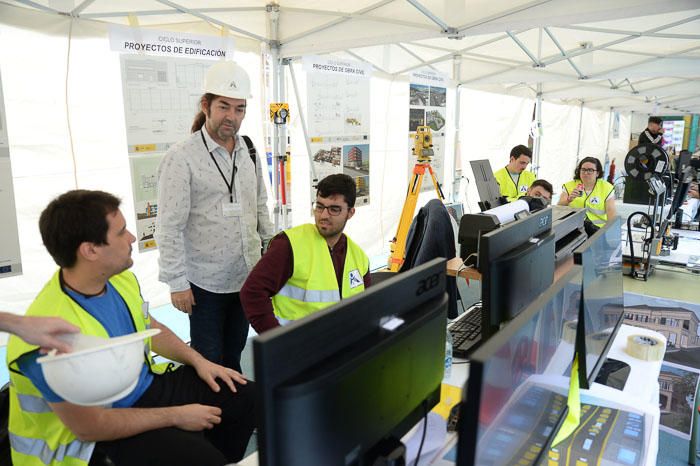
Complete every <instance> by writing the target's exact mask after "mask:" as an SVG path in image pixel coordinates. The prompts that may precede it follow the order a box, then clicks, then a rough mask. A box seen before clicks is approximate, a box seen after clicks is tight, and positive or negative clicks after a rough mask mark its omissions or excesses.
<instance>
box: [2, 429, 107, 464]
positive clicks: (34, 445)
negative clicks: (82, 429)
mask: <svg viewBox="0 0 700 466" xmlns="http://www.w3.org/2000/svg"><path fill="white" fill-rule="evenodd" d="M9 436H10V445H11V446H12V449H13V450H15V451H16V452H18V453H22V454H23V455H27V456H34V457H35V458H37V459H38V460H39V461H41V462H42V463H44V464H51V462H52V461H63V460H64V459H66V457H73V458H76V459H78V460H80V461H84V462H86V463H87V462H88V461H90V457H91V456H92V451H93V450H94V449H95V442H81V441H80V440H77V439H76V440H73V441H72V442H70V443H68V444H66V445H59V446H58V448H56V450H52V449H51V448H50V447H49V445H48V444H47V443H46V442H45V441H44V440H42V439H37V438H29V437H21V436H19V435H17V434H13V433H12V432H10V434H9Z"/></svg>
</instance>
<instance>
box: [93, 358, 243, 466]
mask: <svg viewBox="0 0 700 466" xmlns="http://www.w3.org/2000/svg"><path fill="white" fill-rule="evenodd" d="M218 382H219V385H220V387H221V390H220V391H219V393H216V392H214V391H212V389H211V388H209V385H207V384H206V383H205V382H204V381H203V380H202V379H200V378H199V376H198V375H197V372H196V371H195V370H194V369H193V368H191V367H189V366H185V367H181V368H180V369H178V370H176V371H172V372H166V373H165V374H163V375H159V376H156V377H155V378H154V380H153V383H152V384H151V386H150V387H149V388H148V390H146V392H145V393H144V394H143V396H142V397H141V398H140V399H139V400H138V401H137V402H136V404H135V405H134V408H157V407H166V406H179V405H185V404H191V403H199V404H203V405H209V406H217V407H219V408H221V411H222V414H221V424H219V425H217V426H215V427H214V428H213V429H211V430H207V431H203V432H188V431H184V430H181V429H177V428H174V427H170V428H165V429H157V430H152V431H149V432H144V433H142V434H138V435H134V436H133V437H128V438H125V439H119V440H113V441H108V442H98V443H97V444H96V446H95V453H94V454H93V459H94V460H95V461H93V460H91V461H90V465H91V466H92V465H97V464H99V461H100V460H98V458H103V457H104V456H107V457H108V458H109V459H110V460H111V461H112V462H113V463H114V464H115V465H116V466H121V465H125V466H142V465H143V466H161V465H162V466H166V465H167V466H180V465H181V466H210V465H211V466H221V465H224V464H227V463H232V462H236V461H239V460H240V459H241V458H242V457H243V454H244V453H245V450H246V447H247V445H248V440H249V439H250V436H251V434H252V432H253V429H254V428H255V393H254V392H255V389H254V383H253V382H248V384H247V385H238V384H236V390H238V391H237V392H236V393H232V392H231V390H230V389H229V388H228V386H227V385H225V384H224V383H223V382H221V381H218ZM115 409H118V408H115ZM106 464H110V463H106Z"/></svg>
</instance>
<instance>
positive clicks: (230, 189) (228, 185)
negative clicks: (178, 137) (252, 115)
mask: <svg viewBox="0 0 700 466" xmlns="http://www.w3.org/2000/svg"><path fill="white" fill-rule="evenodd" d="M204 131H205V129H204V128H202V129H201V130H200V133H199V134H200V135H201V136H202V142H203V143H204V147H205V148H206V149H207V152H209V157H211V161H212V162H214V165H216V169H217V170H219V174H220V175H221V178H222V179H223V180H224V183H226V188H227V189H228V198H229V201H230V202H231V204H233V182H234V180H235V179H236V171H238V167H236V156H237V155H238V154H237V153H236V151H235V150H234V151H233V170H231V181H230V182H229V181H228V180H227V179H226V175H224V172H223V171H221V167H219V164H218V163H217V162H216V158H214V154H212V151H210V150H209V145H208V144H207V140H206V139H204Z"/></svg>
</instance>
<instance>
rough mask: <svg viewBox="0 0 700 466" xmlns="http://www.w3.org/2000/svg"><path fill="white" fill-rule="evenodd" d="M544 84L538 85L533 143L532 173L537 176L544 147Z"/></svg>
mask: <svg viewBox="0 0 700 466" xmlns="http://www.w3.org/2000/svg"><path fill="white" fill-rule="evenodd" d="M541 129H542V83H537V100H536V101H535V140H534V142H533V143H532V145H533V148H532V149H533V150H532V171H533V172H534V173H535V176H537V174H538V172H539V170H540V147H541V146H542V134H541Z"/></svg>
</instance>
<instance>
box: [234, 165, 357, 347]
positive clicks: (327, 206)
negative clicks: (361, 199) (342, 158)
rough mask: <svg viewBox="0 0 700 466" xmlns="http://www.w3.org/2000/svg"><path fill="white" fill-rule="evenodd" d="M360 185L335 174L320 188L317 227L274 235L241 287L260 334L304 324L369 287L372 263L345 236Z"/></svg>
mask: <svg viewBox="0 0 700 466" xmlns="http://www.w3.org/2000/svg"><path fill="white" fill-rule="evenodd" d="M355 197H356V186H355V181H354V180H353V179H352V178H351V177H349V176H348V175H341V174H336V175H330V176H327V177H326V178H324V179H323V180H321V181H320V182H319V183H318V187H317V190H316V201H315V203H314V220H315V225H312V224H310V223H307V224H304V225H300V226H297V227H294V228H290V229H288V230H285V231H283V232H282V233H280V234H278V235H277V236H275V237H274V238H273V239H272V241H271V242H270V245H269V247H268V250H267V252H265V254H264V255H263V256H262V258H261V259H260V261H259V262H258V263H257V264H256V265H255V268H253V270H252V271H251V272H250V274H249V275H248V278H247V279H246V281H245V283H244V284H243V288H241V303H242V304H243V310H244V312H245V314H246V316H247V317H248V320H249V321H250V324H251V325H252V326H253V328H254V329H255V331H256V332H258V333H262V332H265V331H266V330H270V329H271V328H275V327H278V326H279V325H281V324H284V323H287V322H288V321H292V320H297V319H301V318H302V317H305V316H307V315H309V314H312V313H314V312H317V311H319V310H321V309H323V308H325V307H328V306H330V305H332V304H334V303H336V302H338V301H339V300H340V299H342V298H348V297H350V296H353V295H355V294H357V293H360V292H362V291H364V289H365V288H366V287H367V286H369V281H370V280H369V260H368V258H367V255H366V254H365V253H364V252H363V251H362V249H360V247H359V246H358V245H357V244H355V242H354V241H352V240H351V239H350V238H348V237H347V236H346V235H344V234H343V229H344V228H345V224H346V223H347V221H348V220H350V218H352V216H353V215H354V214H355V208H354V205H355Z"/></svg>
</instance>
